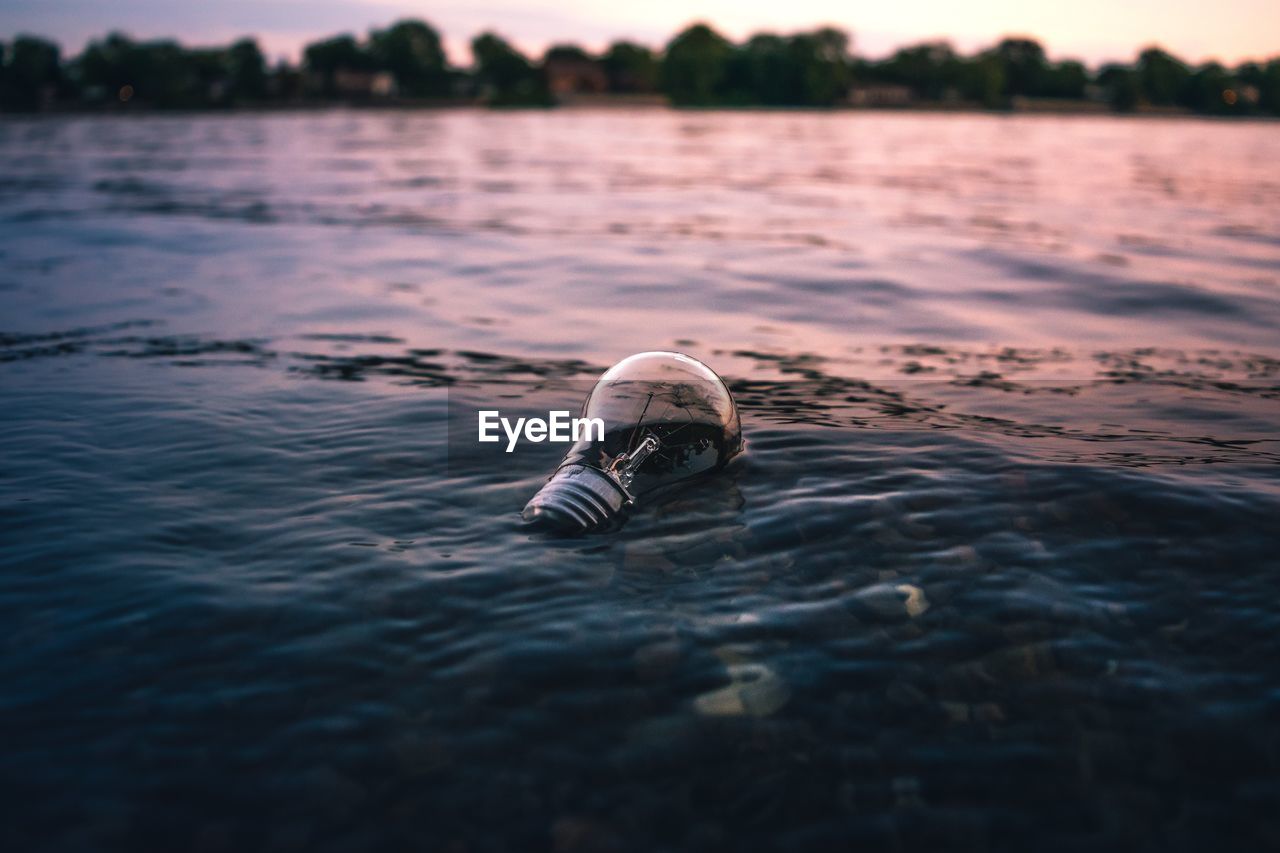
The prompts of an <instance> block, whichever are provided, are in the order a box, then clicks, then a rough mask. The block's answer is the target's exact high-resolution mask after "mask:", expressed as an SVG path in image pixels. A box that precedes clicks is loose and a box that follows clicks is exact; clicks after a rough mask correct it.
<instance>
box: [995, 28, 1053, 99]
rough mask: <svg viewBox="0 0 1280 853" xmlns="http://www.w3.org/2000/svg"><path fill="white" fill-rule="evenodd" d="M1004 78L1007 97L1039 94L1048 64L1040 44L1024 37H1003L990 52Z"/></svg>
mask: <svg viewBox="0 0 1280 853" xmlns="http://www.w3.org/2000/svg"><path fill="white" fill-rule="evenodd" d="M990 54H991V57H992V58H993V59H994V60H995V61H996V63H997V64H998V65H999V66H1000V71H1001V73H1002V75H1003V76H1004V90H1003V93H1004V94H1005V95H1006V96H1010V97H1013V96H1018V95H1021V96H1035V95H1039V94H1041V87H1042V86H1043V84H1044V77H1045V71H1046V70H1047V68H1048V62H1047V61H1046V60H1045V55H1044V48H1043V47H1041V46H1040V43H1039V42H1037V41H1033V40H1032V39H1027V38H1006V39H1004V40H1002V41H1001V42H1000V43H999V44H998V45H996V46H995V47H994V48H993V49H992V50H991V52H990Z"/></svg>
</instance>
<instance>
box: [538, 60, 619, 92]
mask: <svg viewBox="0 0 1280 853" xmlns="http://www.w3.org/2000/svg"><path fill="white" fill-rule="evenodd" d="M544 68H545V71H546V74H547V87H548V88H549V89H550V90H551V96H552V97H554V98H555V99H556V100H557V101H563V100H565V99H569V98H572V97H573V96H575V95H601V94H604V92H605V91H606V90H607V89H608V88H609V78H608V77H606V76H605V73H604V69H603V68H601V67H600V63H598V62H596V61H594V60H592V59H587V58H578V57H559V56H556V57H549V58H548V59H547V61H546V65H545V66H544Z"/></svg>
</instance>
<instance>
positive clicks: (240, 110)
mask: <svg viewBox="0 0 1280 853" xmlns="http://www.w3.org/2000/svg"><path fill="white" fill-rule="evenodd" d="M336 110H349V111H352V112H376V111H384V112H455V111H461V110H476V111H484V112H494V113H503V112H521V113H524V112H542V113H553V112H595V111H607V110H614V111H619V112H622V111H633V110H635V111H640V110H645V111H647V110H667V111H670V112H679V113H823V114H849V113H865V114H877V115H879V114H885V113H898V114H935V115H937V114H945V115H961V114H963V115H988V116H996V117H1015V116H1056V117H1064V116H1071V117H1086V118H1119V119H1135V118H1136V119H1144V120H1153V119H1156V120H1165V119H1202V120H1207V121H1227V122H1233V123H1235V122H1267V123H1272V122H1276V121H1280V116H1269V115H1214V114H1212V113H1198V112H1194V111H1192V110H1188V109H1179V108H1164V107H1156V108H1152V107H1148V108H1139V109H1135V110H1131V111H1124V112H1120V111H1116V110H1112V109H1109V108H1108V107H1107V106H1106V105H1105V104H1098V103H1096V102H1090V101H1084V102H1080V103H1079V104H1075V103H1071V102H1061V103H1053V104H1031V105H1023V106H1011V107H1009V108H1007V109H992V108H987V107H982V106H979V105H976V104H970V103H919V104H902V105H874V106H862V105H857V106H855V105H838V106H833V107H812V106H780V105H765V104H742V105H735V104H714V105H699V106H676V105H672V104H670V103H669V102H667V101H666V99H663V98H648V97H646V98H617V99H615V98H608V97H605V98H598V97H592V98H575V99H571V100H567V101H564V102H562V103H558V104H551V105H547V106H537V105H530V106H492V105H489V104H485V103H483V102H480V101H443V102H442V101H396V100H386V101H290V102H280V103H263V104H237V105H230V106H226V107H212V108H211V107H179V108H160V107H150V106H146V105H142V104H135V105H129V106H122V105H111V106H97V107H89V106H81V105H69V106H56V107H52V108H49V109H45V110H36V111H30V112H0V121H4V120H8V119H38V118H50V117H64V116H77V117H82V116H106V117H111V118H121V117H133V116H136V117H143V116H151V117H154V116H190V115H245V114H254V113H313V112H314V113H319V112H331V111H336Z"/></svg>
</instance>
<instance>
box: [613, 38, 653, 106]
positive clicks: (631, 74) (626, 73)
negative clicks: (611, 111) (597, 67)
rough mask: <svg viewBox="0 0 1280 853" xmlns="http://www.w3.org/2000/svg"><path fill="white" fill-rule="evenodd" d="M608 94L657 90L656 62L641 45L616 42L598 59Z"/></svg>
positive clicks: (651, 54)
mask: <svg viewBox="0 0 1280 853" xmlns="http://www.w3.org/2000/svg"><path fill="white" fill-rule="evenodd" d="M600 64H601V65H603V66H604V73H605V77H606V78H607V79H608V81H609V91H610V92H620V93H629V94H630V93H641V92H653V91H656V90H657V88H658V61H657V60H656V59H655V58H654V56H653V51H651V50H649V48H647V47H644V46H643V45H638V44H634V43H633V42H627V41H616V42H614V43H613V44H611V45H609V49H608V50H606V51H605V52H604V56H602V57H601V58H600Z"/></svg>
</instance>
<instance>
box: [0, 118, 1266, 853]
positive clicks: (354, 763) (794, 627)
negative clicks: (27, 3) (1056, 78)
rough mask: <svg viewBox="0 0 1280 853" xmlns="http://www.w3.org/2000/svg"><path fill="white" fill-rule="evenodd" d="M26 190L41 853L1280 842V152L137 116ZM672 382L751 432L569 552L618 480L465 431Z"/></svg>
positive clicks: (1094, 122) (7, 586) (16, 383)
mask: <svg viewBox="0 0 1280 853" xmlns="http://www.w3.org/2000/svg"><path fill="white" fill-rule="evenodd" d="M0 154H2V155H3V156H2V157H0V220H3V229H0V262H2V263H0V317H2V318H3V319H2V321H0V332H2V333H3V334H2V336H0V460H2V461H0V507H2V509H0V517H2V518H3V519H4V522H3V527H2V528H0V541H2V542H3V551H2V552H0V561H2V565H0V622H2V623H3V624H4V625H5V626H6V631H5V632H4V637H5V646H6V647H5V653H4V656H3V658H2V659H0V667H2V670H0V683H2V684H3V685H4V687H3V690H0V719H2V720H3V724H4V730H5V731H6V733H7V734H8V738H7V746H6V749H5V751H4V755H3V757H0V780H3V781H2V784H3V785H4V786H5V788H6V789H8V791H7V792H6V793H5V801H6V802H7V803H8V804H9V806H10V809H11V810H12V811H13V812H14V814H13V816H12V817H11V818H10V820H9V821H7V823H8V824H9V831H10V838H11V839H12V843H13V844H14V845H16V847H17V848H20V849H53V850H79V849H105V848H120V849H144V848H155V849H167V850H169V849H192V850H222V849H233V848H234V849H245V848H251V849H256V848H264V849H272V850H364V849H405V848H419V849H421V848H426V849H455V850H501V849H556V850H599V849H618V850H653V849H712V848H724V849H744V848H759V847H769V848H776V849H803V848H819V847H828V848H829V847H830V846H831V845H833V844H836V843H838V844H840V845H841V846H843V847H848V846H852V845H854V844H858V845H863V846H869V847H871V848H890V849H909V848H918V847H927V848H929V849H943V848H952V849H993V848H994V849H1010V850H1025V849H1029V848H1032V847H1034V848H1035V849H1047V850H1055V849H1062V850H1068V849H1070V850H1077V849H1092V850H1097V849H1125V850H1132V849H1160V850H1169V849H1174V850H1203V849H1211V848H1212V849H1259V848H1262V847H1265V846H1268V845H1274V844H1276V843H1277V841H1280V822H1278V819H1277V816H1276V813H1275V809H1274V804H1275V802H1276V801H1277V797H1280V667H1277V664H1276V663H1275V661H1276V660H1280V639H1277V638H1278V637H1280V617H1277V615H1276V611H1275V602H1276V601H1277V600H1280V536H1277V533H1276V522H1275V519H1276V518H1277V517H1280V465H1278V463H1280V446H1278V444H1277V430H1278V429H1280V336H1278V334H1277V331H1276V330H1277V328H1280V290H1278V287H1280V178H1277V175H1276V172H1275V168H1274V164H1275V163H1276V162H1277V161H1280V134H1277V133H1276V128H1275V125H1273V124H1266V123H1223V122H1210V121H1198V120H1176V121H1174V120H1169V121H1140V120H1125V119H1120V118H1111V117H1107V118H1096V119H1095V118H1048V117H1018V118H1009V117H995V116H952V115H893V114H814V113H768V112H746V113H684V112H667V111H657V110H655V111H647V112H622V111H617V112H615V111H598V112H591V111H582V112H566V111H562V112H556V113H487V112H478V111H474V112H473V111H457V112H439V113H420V112H326V113H306V114H270V115H224V116H216V115H208V116H164V117H162V116H156V117H132V116H131V117H125V118H118V119H117V118H107V117H88V118H53V119H38V120H13V119H6V120H5V121H4V122H3V123H0ZM658 348H674V349H680V350H683V351H686V352H689V353H691V354H693V355H695V356H697V357H699V358H702V359H704V360H705V361H707V362H708V363H709V364H711V365H712V366H713V367H715V368H716V369H717V370H718V371H719V372H720V373H721V374H722V375H724V376H725V377H726V379H727V380H728V381H729V383H730V385H731V387H732V389H733V391H734V393H735V395H736V396H737V399H738V402H739V404H740V407H741V409H742V417H743V426H744V432H745V435H746V438H747V441H748V452H747V454H746V455H745V457H744V459H743V460H742V462H741V464H739V465H737V466H735V467H734V468H733V469H732V470H731V471H729V472H728V473H727V474H726V475H725V476H723V477H720V478H717V479H715V480H712V481H708V482H705V483H702V484H700V485H698V486H696V487H695V488H692V489H690V490H687V491H685V492H683V493H681V494H678V495H677V496H675V497H674V498H673V499H671V500H669V501H667V502H665V503H662V504H660V505H658V506H654V507H649V508H647V509H645V510H643V511H641V512H639V513H637V514H636V515H635V517H633V518H632V519H631V521H630V523H628V524H627V525H626V527H624V528H623V529H622V530H621V531H619V532H617V533H615V534H612V535H609V536H603V537H600V536H597V537H588V538H584V539H572V540H561V539H547V538H545V537H536V536H530V535H528V534H527V533H526V532H524V531H523V530H521V528H520V526H519V523H518V512H519V509H520V508H521V507H522V506H523V504H524V501H525V500H526V499H527V498H528V497H529V496H530V495H531V494H532V493H533V492H534V491H535V490H536V489H537V487H538V486H539V485H540V483H541V482H542V479H543V477H544V476H545V475H546V474H547V473H549V471H550V470H551V469H552V468H553V467H554V465H555V463H556V461H557V460H558V457H559V454H560V452H562V451H563V447H556V446H548V445H524V446H522V447H521V449H520V450H519V451H518V452H516V453H514V454H511V456H510V458H509V459H506V460H504V462H503V464H502V465H493V464H475V463H474V461H471V462H468V461H467V460H465V459H461V458H459V456H458V454H456V453H455V454H450V453H449V452H448V451H449V449H450V446H451V443H450V441H449V440H448V439H449V435H448V417H447V415H448V413H449V411H450V406H449V402H450V400H453V401H454V403H455V406H456V404H457V401H458V400H461V399H466V400H490V399H491V400H500V401H502V405H503V406H510V407H512V408H519V407H528V408H536V407H537V406H542V405H544V404H545V403H546V402H547V401H548V400H564V401H568V402H572V400H573V399H574V398H575V395H580V394H581V389H582V388H583V387H584V385H583V383H587V384H589V383H590V381H591V380H592V379H593V378H594V377H595V376H597V375H598V374H599V373H600V372H601V371H602V370H603V369H605V368H607V367H608V366H609V365H610V364H612V363H613V362H614V361H616V360H618V359H620V358H622V357H623V356H625V355H628V354H630V353H632V352H635V351H639V350H644V349H658ZM453 438H454V443H455V444H456V441H457V436H456V435H455V436H453ZM451 457H452V458H451Z"/></svg>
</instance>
